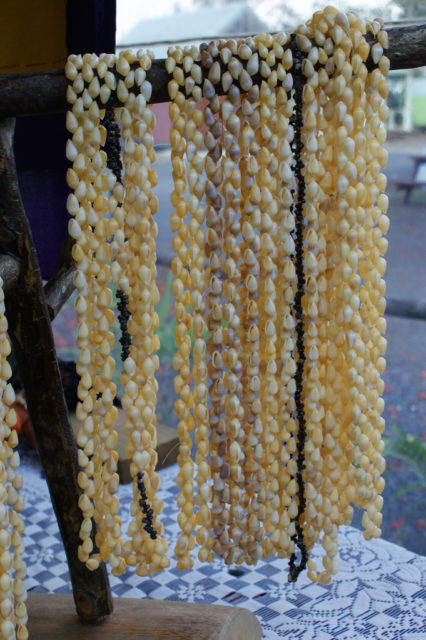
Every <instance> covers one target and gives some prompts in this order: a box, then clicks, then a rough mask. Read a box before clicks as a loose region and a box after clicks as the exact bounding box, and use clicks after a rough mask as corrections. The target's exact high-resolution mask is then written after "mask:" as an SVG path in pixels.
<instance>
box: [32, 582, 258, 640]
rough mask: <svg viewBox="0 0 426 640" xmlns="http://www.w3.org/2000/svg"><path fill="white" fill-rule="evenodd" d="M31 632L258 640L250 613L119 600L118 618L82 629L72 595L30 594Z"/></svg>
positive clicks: (153, 639)
mask: <svg viewBox="0 0 426 640" xmlns="http://www.w3.org/2000/svg"><path fill="white" fill-rule="evenodd" d="M27 604H28V615H29V623H28V630H29V634H30V638H34V640H58V638H60V640H260V638H261V635H262V631H261V627H260V624H259V622H258V620H257V618H256V617H255V616H254V615H253V614H252V613H251V612H250V611H248V610H247V609H242V608H240V607H223V606H219V605H214V604H213V605H212V604H192V603H184V602H170V601H169V600H166V601H159V600H147V599H141V600H136V599H134V598H115V599H114V613H113V614H112V615H111V616H108V618H106V619H105V620H104V621H103V622H100V623H99V624H96V625H85V624H83V623H82V622H81V621H80V619H79V617H78V616H77V614H76V612H75V606H74V600H73V597H72V596H71V595H56V594H46V593H30V594H28V603H27Z"/></svg>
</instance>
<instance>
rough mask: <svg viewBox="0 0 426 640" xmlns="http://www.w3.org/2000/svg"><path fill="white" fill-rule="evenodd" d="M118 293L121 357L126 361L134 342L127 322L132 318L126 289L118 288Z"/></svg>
mask: <svg viewBox="0 0 426 640" xmlns="http://www.w3.org/2000/svg"><path fill="white" fill-rule="evenodd" d="M116 295H117V298H118V302H117V309H118V322H119V323H120V330H121V338H120V344H121V359H122V361H123V362H124V361H125V359H126V358H128V357H129V355H130V345H131V344H132V339H131V337H130V334H129V332H128V330H127V322H128V320H129V318H130V312H129V310H128V308H127V305H128V304H129V298H128V296H127V295H126V294H125V293H124V291H121V289H117V293H116Z"/></svg>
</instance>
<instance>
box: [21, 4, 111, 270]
mask: <svg viewBox="0 0 426 640" xmlns="http://www.w3.org/2000/svg"><path fill="white" fill-rule="evenodd" d="M115 18H116V0H68V5H67V48H68V52H69V53H86V52H94V53H98V54H99V53H103V52H113V51H114V50H115ZM67 136H68V133H67V131H66V129H65V115H64V114H55V115H49V116H34V117H27V118H17V120H16V130H15V157H16V166H17V169H18V176H19V186H20V189H21V195H22V199H23V202H24V207H25V211H26V214H27V217H28V220H29V222H30V225H31V229H32V233H33V237H34V243H35V246H36V249H37V254H38V259H39V262H40V268H41V273H42V277H43V278H44V279H48V278H49V277H50V276H51V275H52V274H53V272H54V270H55V268H56V264H57V261H58V257H59V253H60V250H61V247H62V243H63V241H64V239H65V237H66V234H67V225H68V213H67V211H66V199H67V195H68V193H69V190H68V187H67V184H66V180H65V174H66V170H67V167H68V166H69V164H68V161H67V160H66V158H65V144H66V140H67Z"/></svg>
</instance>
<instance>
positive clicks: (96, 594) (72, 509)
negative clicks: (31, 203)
mask: <svg viewBox="0 0 426 640" xmlns="http://www.w3.org/2000/svg"><path fill="white" fill-rule="evenodd" d="M13 133H14V120H13V119H9V120H3V121H0V254H4V253H5V252H6V251H7V253H8V254H9V255H12V256H14V257H15V258H16V259H17V261H18V262H19V263H20V271H19V276H18V277H17V278H16V281H15V283H14V286H12V287H10V288H9V290H8V291H7V293H6V313H7V318H8V323H9V335H10V338H11V340H12V343H13V346H14V350H15V354H16V357H17V360H18V365H19V370H20V377H21V381H22V384H23V387H24V390H25V396H26V400H27V405H28V410H29V413H30V417H31V422H32V424H33V427H34V432H35V436H36V440H37V448H38V452H39V455H40V459H41V462H42V465H43V468H44V471H45V473H46V479H47V483H48V486H49V491H50V495H51V498H52V504H53V508H54V510H55V514H56V518H57V520H58V525H59V529H60V532H61V535H62V539H63V542H64V547H65V551H66V554H67V558H68V565H69V569H70V574H71V581H72V585H73V594H74V600H75V603H76V607H77V612H78V614H79V616H80V617H81V618H82V619H83V620H86V621H93V622H95V621H98V620H100V619H101V618H103V617H104V616H105V615H107V614H109V613H111V611H112V600H111V593H110V588H109V583H108V577H107V573H106V569H105V567H104V566H102V567H101V568H99V569H98V570H97V571H94V572H90V571H89V570H88V569H86V567H85V566H84V565H83V564H82V563H81V562H80V561H79V560H78V558H77V547H78V545H79V542H80V540H79V529H80V523H81V512H80V510H79V508H78V497H79V495H80V493H81V491H80V489H79V487H78V484H77V473H78V471H79V469H78V464H77V449H76V444H75V440H74V437H73V434H72V431H71V428H70V425H69V422H68V416H67V409H66V405H65V399H64V395H63V391H62V385H61V378H60V374H59V368H58V362H57V359H56V353H55V347H54V343H53V336H52V330H51V326H50V320H49V314H48V309H47V305H46V301H45V297H44V292H43V285H42V281H41V276H40V269H39V266H38V260H37V255H36V251H35V248H34V244H33V240H32V235H31V229H30V227H29V224H28V221H27V218H26V216H25V211H24V208H23V205H22V200H21V196H20V193H19V187H18V180H17V175H16V167H15V160H14V155H13Z"/></svg>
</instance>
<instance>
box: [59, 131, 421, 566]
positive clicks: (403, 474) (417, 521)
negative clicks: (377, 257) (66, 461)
mask: <svg viewBox="0 0 426 640" xmlns="http://www.w3.org/2000/svg"><path fill="white" fill-rule="evenodd" d="M425 145H426V135H425V136H413V137H411V138H405V139H396V140H391V141H390V142H389V144H388V148H389V151H390V156H389V163H388V167H387V170H386V173H387V175H388V178H389V189H388V193H389V197H390V202H391V204H390V218H391V226H390V230H389V235H388V239H389V251H388V254H387V260H388V269H387V275H386V279H387V295H388V296H389V297H390V298H393V299H396V300H398V299H400V300H406V299H419V298H421V299H425V300H426V286H425V282H426V280H425V278H426V258H425V246H426V191H420V190H419V191H416V192H414V193H413V196H412V201H411V202H410V204H408V205H404V204H403V203H402V195H401V194H400V193H396V191H395V189H394V188H393V187H392V180H395V179H396V178H402V177H404V176H407V177H408V176H409V175H410V172H411V160H410V154H412V153H420V152H422V150H423V147H424V146H425ZM158 173H159V182H158V189H157V195H158V196H159V199H160V210H159V213H158V216H157V221H158V224H159V227H160V233H159V238H158V253H159V255H160V256H161V257H162V258H163V259H166V260H167V258H168V257H170V255H171V233H170V231H169V226H168V215H169V212H170V204H169V194H170V190H171V188H172V180H171V176H170V163H169V157H168V155H167V152H161V153H160V154H158ZM166 278H167V269H159V279H160V287H161V288H162V289H164V285H165V280H166ZM54 329H55V337H56V340H57V344H58V347H59V353H60V355H62V357H65V358H66V357H70V356H71V355H72V353H73V349H74V347H73V345H72V341H73V340H72V335H71V334H70V331H71V332H72V331H74V330H75V319H74V316H73V310H72V306H70V305H69V306H68V307H66V308H65V309H64V310H63V312H61V316H60V317H59V318H58V319H57V320H56V321H55V323H54ZM387 339H388V352H387V362H388V366H387V370H386V372H385V375H384V379H385V382H386V390H385V401H386V412H385V417H386V420H387V432H388V434H392V428H391V426H392V424H396V425H398V426H399V427H400V428H401V429H402V430H403V431H404V432H405V433H410V434H413V435H415V436H417V437H418V438H420V439H421V440H423V441H424V440H426V318H425V319H424V320H420V319H411V318H401V317H396V316H388V334H387ZM172 376H173V371H172V369H171V367H170V365H169V364H168V363H165V364H164V365H163V366H162V369H161V371H160V372H159V377H160V380H159V382H160V390H161V397H160V402H159V409H160V415H159V419H160V420H162V421H163V422H166V423H167V424H171V425H173V422H174V420H173V417H172V412H173V388H172ZM387 462H388V470H387V472H386V480H387V486H386V489H385V493H384V497H385V507H384V521H383V536H384V537H385V538H387V539H389V540H392V541H394V542H397V543H399V544H401V545H403V546H405V547H407V548H409V549H412V550H413V551H416V552H418V553H426V516H425V504H426V495H425V494H426V488H425V486H423V488H422V489H417V490H415V491H410V492H407V493H406V494H405V495H401V496H399V497H395V493H396V492H397V491H398V490H399V489H401V487H403V486H408V485H409V484H411V483H412V482H414V481H415V480H416V477H415V476H414V475H413V473H412V472H411V471H410V466H409V465H408V464H407V463H404V462H401V461H398V460H396V459H392V458H389V459H388V460H387ZM355 522H358V521H357V520H356V521H355Z"/></svg>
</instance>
